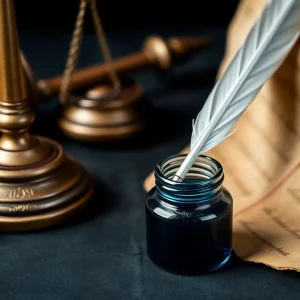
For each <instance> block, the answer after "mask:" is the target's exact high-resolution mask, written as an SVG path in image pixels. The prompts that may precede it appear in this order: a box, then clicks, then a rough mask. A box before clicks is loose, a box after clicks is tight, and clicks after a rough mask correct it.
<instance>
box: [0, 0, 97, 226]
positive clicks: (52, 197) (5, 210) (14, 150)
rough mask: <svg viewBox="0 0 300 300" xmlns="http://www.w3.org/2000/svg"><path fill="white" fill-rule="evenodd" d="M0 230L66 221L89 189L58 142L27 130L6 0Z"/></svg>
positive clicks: (1, 31) (0, 56)
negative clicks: (34, 134) (33, 134)
mask: <svg viewBox="0 0 300 300" xmlns="http://www.w3.org/2000/svg"><path fill="white" fill-rule="evenodd" d="M0 20H1V22H0V131H1V132H2V135H1V137H0V231H24V230H33V229H38V228H44V227H48V226H51V225H54V224H58V223H61V222H63V221H66V220H67V219H68V218H70V217H73V216H74V214H75V213H76V212H78V211H79V210H80V209H81V208H82V207H83V206H84V204H86V202H87V200H88V199H89V198H90V196H91V195H92V192H93V183H92V180H91V177H90V175H89V174H88V173H87V172H86V170H85V169H84V168H83V167H82V166H81V165H80V164H78V163H77V162H76V161H75V160H74V159H72V158H70V157H68V156H67V155H66V154H65V153H64V151H63V149H62V147H61V146H60V145H59V144H58V143H56V142H54V141H52V140H49V139H47V138H43V137H39V136H32V135H31V134H30V133H29V132H28V130H29V127H30V125H31V123H32V122H33V121H34V114H33V112H32V110H31V109H30V108H29V105H28V102H27V100H26V88H25V83H24V73H23V71H22V64H21V59H20V58H21V56H20V48H19V42H18V39H17V36H18V35H17V28H16V21H15V13H14V5H13V1H12V0H0Z"/></svg>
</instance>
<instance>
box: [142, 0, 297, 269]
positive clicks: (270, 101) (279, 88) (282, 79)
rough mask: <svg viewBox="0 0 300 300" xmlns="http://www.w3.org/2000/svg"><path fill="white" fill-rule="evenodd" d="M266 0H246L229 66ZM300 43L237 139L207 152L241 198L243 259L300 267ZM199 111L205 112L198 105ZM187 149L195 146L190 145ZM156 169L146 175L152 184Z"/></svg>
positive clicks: (238, 245)
mask: <svg viewBox="0 0 300 300" xmlns="http://www.w3.org/2000/svg"><path fill="white" fill-rule="evenodd" d="M264 4H265V0H242V1H241V2H240V4H239V7H238V9H237V11H236V14H235V16H234V18H233V20H232V22H231V25H230V27H229V29H228V35H227V47H226V55H225V57H224V60H223V62H222V64H221V66H220V70H219V75H218V76H220V75H221V74H222V72H223V71H224V69H225V68H226V66H227V65H228V63H229V62H230V61H231V59H232V57H233V56H234V54H235V53H236V51H237V50H238V48H239V47H240V45H241V44H242V43H243V41H244V39H245V38H246V35H247V33H248V32H249V30H250V28H251V26H252V25H253V24H254V22H255V20H256V19H257V17H258V16H259V15H260V13H261V10H262V8H263V6H264ZM299 50H300V43H299V41H298V42H297V43H296V45H295V47H294V48H293V49H292V51H291V53H290V54H289V55H288V57H287V59H286V60H285V61H284V63H283V64H282V66H281V67H280V69H279V70H278V71H277V72H276V74H275V75H274V76H273V77H272V78H271V79H270V80H269V81H268V82H267V83H266V84H265V85H264V87H263V88H262V90H261V91H260V93H259V94H258V96H257V97H256V99H255V100H254V102H253V103H252V104H251V106H250V107H249V108H248V109H247V111H246V112H245V113H244V115H243V116H242V118H241V119H240V120H239V122H238V123H237V127H238V130H237V131H236V133H235V134H234V135H232V136H231V137H230V138H229V139H227V140H226V141H224V142H223V143H222V144H220V145H219V146H217V147H215V148H214V149H213V150H211V151H209V152H207V153H206V154H207V155H210V156H212V157H214V158H216V159H217V160H219V161H220V162H221V163H222V165H223V168H224V173H225V181H224V185H225V186H226V187H227V188H228V189H229V191H230V192H231V194H232V195H233V198H234V221H233V223H234V224H233V225H234V234H233V247H234V250H235V252H236V254H237V255H238V256H240V257H241V258H242V259H244V260H247V261H252V262H257V263H263V264H266V265H268V266H271V267H273V268H276V269H293V270H297V271H300V51H299ZM195 113H197V112H195ZM182 152H188V147H187V148H186V149H184V150H183V151H182ZM153 186H154V178H153V173H152V174H150V175H149V177H148V178H146V180H145V182H144V187H145V189H146V190H147V191H148V190H150V189H151V188H152V187H153Z"/></svg>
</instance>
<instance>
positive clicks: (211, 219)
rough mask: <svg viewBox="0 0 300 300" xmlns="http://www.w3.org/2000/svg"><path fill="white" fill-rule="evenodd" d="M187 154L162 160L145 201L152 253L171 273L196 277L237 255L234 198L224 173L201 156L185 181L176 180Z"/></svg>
mask: <svg viewBox="0 0 300 300" xmlns="http://www.w3.org/2000/svg"><path fill="white" fill-rule="evenodd" d="M185 157H186V155H184V154H180V155H175V156H172V157H169V158H167V159H165V160H163V161H161V162H160V163H159V164H158V165H157V167H156V170H155V187H154V188H153V189H152V190H151V191H150V192H149V193H148V195H147V198H146V205H145V208H146V233H147V237H146V241H147V254H148V257H149V258H150V260H152V262H153V263H155V264H156V265H158V266H159V267H161V268H162V269H165V270H167V271H169V272H172V273H177V274H183V275H196V274H201V273H206V272H210V271H213V270H216V269H218V268H220V267H221V266H223V265H224V264H225V263H226V262H227V261H228V260H229V258H230V256H231V252H232V248H231V247H232V243H231V239H232V197H231V195H230V193H229V192H228V191H227V190H226V189H225V188H224V187H223V180H224V174H223V168H222V165H221V164H220V163H219V162H218V161H216V160H215V159H213V158H211V157H208V156H203V155H201V156H199V157H198V158H197V160H196V161H195V163H194V164H193V166H192V168H191V169H190V170H189V173H188V174H187V175H186V177H185V179H184V180H183V181H182V182H175V181H173V180H172V177H173V176H174V175H175V173H176V171H177V170H178V168H179V167H180V165H181V163H182V162H183V160H184V158H185Z"/></svg>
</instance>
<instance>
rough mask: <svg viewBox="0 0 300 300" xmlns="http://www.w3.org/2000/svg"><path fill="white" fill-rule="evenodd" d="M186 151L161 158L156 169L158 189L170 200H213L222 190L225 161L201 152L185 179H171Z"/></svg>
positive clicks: (189, 202)
mask: <svg viewBox="0 0 300 300" xmlns="http://www.w3.org/2000/svg"><path fill="white" fill-rule="evenodd" d="M185 157H186V154H177V155H173V156H170V157H167V158H165V159H163V160H161V161H160V162H159V163H158V164H157V166H156V169H155V184H156V192H157V194H158V196H159V198H160V199H161V200H163V201H167V202H172V203H174V202H177V203H185V204H195V203H212V202H214V201H216V200H217V199H218V198H219V196H220V195H221V194H222V191H223V181H224V173H223V167H222V165H221V164H220V163H219V162H218V161H217V160H215V159H214V158H212V157H210V156H206V155H199V156H198V158H197V159H196V161H195V162H194V164H193V165H192V167H191V168H190V170H189V172H188V173H187V175H186V177H185V179H184V180H183V181H181V182H176V181H173V180H172V177H173V176H174V175H175V173H176V171H177V170H178V168H179V167H180V165H181V163H182V162H183V160H184V159H185Z"/></svg>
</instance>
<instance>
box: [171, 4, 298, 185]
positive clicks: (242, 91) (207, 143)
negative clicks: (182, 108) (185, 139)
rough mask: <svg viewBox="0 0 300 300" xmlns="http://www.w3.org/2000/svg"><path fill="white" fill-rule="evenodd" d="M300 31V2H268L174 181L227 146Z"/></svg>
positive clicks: (198, 125) (211, 100) (208, 106)
mask: <svg viewBox="0 0 300 300" xmlns="http://www.w3.org/2000/svg"><path fill="white" fill-rule="evenodd" d="M299 30H300V0H273V1H268V3H267V4H266V6H265V9H264V10H263V12H262V15H261V16H260V18H259V19H258V20H257V22H256V23H255V25H254V26H253V28H252V30H251V31H250V33H249V35H248V37H247V39H246V40H245V42H244V44H243V46H242V47H241V48H240V50H239V51H238V53H237V54H236V55H235V57H234V58H233V60H232V62H231V64H230V65H229V67H228V68H227V70H226V71H225V73H224V75H223V76H222V77H221V78H220V79H219V81H218V82H217V83H216V85H215V87H214V88H213V90H212V92H211V93H210V95H209V96H208V98H207V100H206V102H205V104H204V106H203V108H202V110H201V111H200V113H199V114H198V116H197V118H196V120H195V121H194V120H193V124H192V127H193V132H192V137H191V151H190V153H189V154H188V155H187V157H186V159H185V160H184V161H183V163H182V165H181V166H180V168H179V169H178V171H177V172H176V174H175V176H174V178H173V180H175V181H179V180H182V179H183V178H184V177H185V176H186V174H187V172H188V171H189V169H190V168H191V166H192V165H193V163H194V162H195V160H196V158H197V157H198V156H199V155H200V154H201V153H203V152H206V151H208V150H210V149H212V148H213V147H215V146H216V145H218V144H220V143H221V142H223V141H224V140H225V139H226V138H228V137H229V136H230V135H231V134H233V133H234V132H231V133H230V134H228V132H229V131H230V129H231V128H232V127H233V125H234V124H235V123H236V122H237V121H238V119H239V118H240V117H241V115H242V114H243V112H244V111H245V109H246V108H247V107H248V106H249V105H250V104H251V102H252V101H253V100H254V99H255V97H256V95H257V94H258V92H259V91H260V89H261V87H262V86H263V84H264V83H265V82H266V81H267V80H268V78H269V77H270V76H272V74H273V73H274V72H275V71H276V70H277V68H278V67H279V66H280V64H281V63H282V61H283V60H284V58H285V57H286V55H287V54H288V52H289V50H290V49H291V48H292V46H293V45H294V43H295V42H296V40H297V38H298V37H299Z"/></svg>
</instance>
